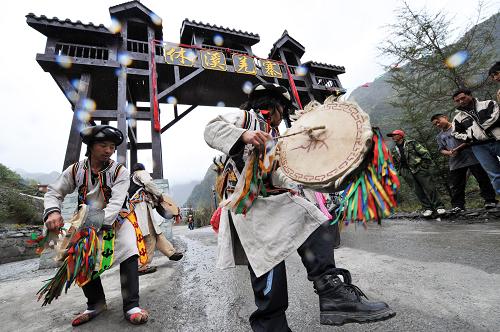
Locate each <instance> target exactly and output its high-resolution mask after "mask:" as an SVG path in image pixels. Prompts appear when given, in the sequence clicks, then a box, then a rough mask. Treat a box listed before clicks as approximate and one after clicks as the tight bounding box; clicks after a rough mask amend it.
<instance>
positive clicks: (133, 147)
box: [130, 126, 137, 167]
mask: <svg viewBox="0 0 500 332" xmlns="http://www.w3.org/2000/svg"><path fill="white" fill-rule="evenodd" d="M130 130H132V133H133V134H134V136H135V137H136V138H137V126H136V127H132V128H130ZM135 164H137V145H136V144H133V142H130V167H132V166H134V165H135Z"/></svg>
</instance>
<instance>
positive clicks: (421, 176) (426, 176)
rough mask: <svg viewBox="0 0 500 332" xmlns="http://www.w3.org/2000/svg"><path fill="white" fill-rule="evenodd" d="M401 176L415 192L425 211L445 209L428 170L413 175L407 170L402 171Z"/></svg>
mask: <svg viewBox="0 0 500 332" xmlns="http://www.w3.org/2000/svg"><path fill="white" fill-rule="evenodd" d="M400 174H401V175H402V176H403V178H404V179H405V181H406V183H408V185H410V187H412V188H413V190H414V191H415V195H417V198H418V200H419V201H420V204H422V207H423V208H424V209H425V210H437V209H440V208H444V204H443V202H441V199H440V198H439V194H438V192H437V189H436V186H435V182H434V180H433V179H432V176H431V174H430V173H429V171H428V170H419V171H418V172H416V173H411V172H410V171H409V170H407V169H403V168H402V169H401V170H400Z"/></svg>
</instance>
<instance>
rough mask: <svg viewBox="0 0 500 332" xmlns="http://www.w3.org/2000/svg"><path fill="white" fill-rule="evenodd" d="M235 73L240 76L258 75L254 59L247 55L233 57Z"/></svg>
mask: <svg viewBox="0 0 500 332" xmlns="http://www.w3.org/2000/svg"><path fill="white" fill-rule="evenodd" d="M233 64H234V71H235V72H237V73H240V74H251V75H255V74H257V68H256V67H255V62H254V61H253V58H251V57H249V56H245V55H236V54H234V55H233Z"/></svg>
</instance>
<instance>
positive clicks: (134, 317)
mask: <svg viewBox="0 0 500 332" xmlns="http://www.w3.org/2000/svg"><path fill="white" fill-rule="evenodd" d="M81 136H82V140H83V142H84V143H85V144H87V154H86V156H87V157H89V158H88V159H85V160H82V161H80V162H78V163H75V164H73V165H70V166H69V167H68V168H67V169H66V170H64V172H63V173H62V174H61V175H60V176H59V178H58V179H57V180H56V182H55V183H53V184H51V185H49V186H48V191H47V193H46V194H45V197H44V207H45V211H44V221H45V225H46V227H47V229H48V230H49V231H54V230H56V231H57V230H58V229H59V228H60V227H62V226H63V225H64V220H63V218H62V216H61V207H62V203H63V200H64V197H65V196H66V195H68V194H70V193H72V192H73V191H75V189H77V190H78V206H80V205H81V204H86V205H88V206H90V207H91V208H92V209H103V210H104V220H103V221H102V225H101V229H106V228H111V227H115V229H117V231H116V239H115V244H114V249H115V251H114V257H113V261H114V263H119V264H120V279H121V288H122V297H123V312H124V315H125V318H126V319H127V320H129V321H130V322H131V323H133V324H142V323H145V322H146V321H147V319H148V313H147V312H146V311H145V310H144V309H141V308H140V307H139V275H138V272H137V268H138V263H137V261H138V255H139V252H138V249H137V241H136V231H135V229H134V226H133V225H132V223H131V222H129V221H128V220H127V219H126V218H125V219H123V220H122V222H121V223H120V222H119V221H117V217H118V214H119V212H120V210H121V209H122V206H123V204H124V202H125V199H126V197H127V190H128V188H129V175H130V173H129V171H128V170H127V169H126V168H125V167H124V166H123V165H121V164H119V163H117V162H115V161H113V160H111V159H110V157H111V156H112V155H113V153H114V152H115V148H116V146H118V145H119V144H121V143H122V142H123V134H122V133H121V132H120V131H119V130H118V129H116V128H114V127H111V126H104V125H100V126H94V127H88V128H85V129H84V130H83V131H82V133H81ZM78 206H75V208H77V207H78ZM99 238H100V240H101V241H102V234H100V236H99ZM98 266H99V264H96V267H98ZM82 289H83V292H84V294H85V296H86V298H87V310H85V311H84V312H83V313H81V314H80V315H78V316H77V317H76V318H75V319H74V320H73V325H74V326H76V325H81V324H84V323H86V322H88V321H90V320H92V319H93V318H95V317H96V316H97V315H99V314H100V313H101V312H102V311H104V310H106V308H107V306H106V299H105V295H104V290H103V288H102V284H101V279H100V277H97V278H95V279H92V280H91V281H90V282H88V283H87V284H85V285H84V286H83V287H82Z"/></svg>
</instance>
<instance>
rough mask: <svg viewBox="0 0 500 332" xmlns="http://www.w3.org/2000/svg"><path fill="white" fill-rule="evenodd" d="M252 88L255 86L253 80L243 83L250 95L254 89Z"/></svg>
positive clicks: (246, 92)
mask: <svg viewBox="0 0 500 332" xmlns="http://www.w3.org/2000/svg"><path fill="white" fill-rule="evenodd" d="M252 88H253V84H252V82H250V81H246V82H245V83H243V86H242V89H243V92H244V93H245V94H247V95H248V94H249V93H250V92H251V91H252Z"/></svg>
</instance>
